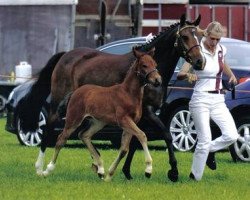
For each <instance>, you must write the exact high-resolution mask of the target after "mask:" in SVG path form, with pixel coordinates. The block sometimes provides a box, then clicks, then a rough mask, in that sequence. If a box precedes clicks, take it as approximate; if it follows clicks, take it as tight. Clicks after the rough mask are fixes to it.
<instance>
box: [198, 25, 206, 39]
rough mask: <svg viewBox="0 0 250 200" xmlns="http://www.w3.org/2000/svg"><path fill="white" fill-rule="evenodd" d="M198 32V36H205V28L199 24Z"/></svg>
mask: <svg viewBox="0 0 250 200" xmlns="http://www.w3.org/2000/svg"><path fill="white" fill-rule="evenodd" d="M197 33H198V36H199V37H203V36H205V30H203V29H200V27H199V26H198V27H197Z"/></svg>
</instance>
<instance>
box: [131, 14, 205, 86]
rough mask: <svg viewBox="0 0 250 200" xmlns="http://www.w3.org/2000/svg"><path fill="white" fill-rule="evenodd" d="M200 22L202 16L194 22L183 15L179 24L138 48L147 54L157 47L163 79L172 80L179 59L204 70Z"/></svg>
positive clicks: (156, 55)
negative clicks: (181, 58)
mask: <svg viewBox="0 0 250 200" xmlns="http://www.w3.org/2000/svg"><path fill="white" fill-rule="evenodd" d="M200 20H201V16H200V15H199V17H198V18H197V19H196V20H194V21H193V22H190V21H187V20H186V16H185V15H182V16H181V18H180V22H179V23H175V24H172V25H170V26H169V27H167V28H166V29H165V30H164V31H162V32H160V33H159V34H158V35H156V36H154V37H153V38H152V39H151V40H150V41H149V42H147V43H146V44H143V45H141V46H138V47H136V48H137V49H139V50H140V51H144V52H147V51H148V50H150V49H152V48H153V47H155V55H154V59H155V60H156V62H157V63H158V67H159V68H158V69H159V71H160V73H161V75H162V77H163V79H167V80H169V79H170V78H171V76H172V74H173V72H174V69H175V66H176V64H177V62H178V60H179V57H183V58H184V59H185V60H186V61H187V62H189V63H190V64H192V65H193V66H194V67H195V68H196V69H203V68H204V66H205V57H204V55H203V53H202V49H201V46H200V42H199V39H198V38H200V37H201V33H200V29H199V28H198V25H199V23H200ZM166 83H168V81H166Z"/></svg>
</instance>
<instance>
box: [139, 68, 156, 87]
mask: <svg viewBox="0 0 250 200" xmlns="http://www.w3.org/2000/svg"><path fill="white" fill-rule="evenodd" d="M153 72H158V69H156V68H154V69H152V70H151V71H149V72H148V73H146V74H143V73H141V72H140V71H135V73H136V76H138V77H140V78H142V80H143V82H144V83H148V77H149V75H150V74H151V73H153Z"/></svg>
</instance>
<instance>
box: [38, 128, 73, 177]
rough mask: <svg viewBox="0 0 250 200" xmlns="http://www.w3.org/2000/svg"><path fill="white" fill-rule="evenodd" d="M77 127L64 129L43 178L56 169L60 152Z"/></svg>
mask: <svg viewBox="0 0 250 200" xmlns="http://www.w3.org/2000/svg"><path fill="white" fill-rule="evenodd" d="M76 128H77V127H74V128H69V129H66V128H64V129H63V132H62V133H61V134H60V135H59V136H58V138H57V142H56V146H55V152H54V154H53V157H52V159H51V161H50V163H49V164H48V165H47V168H46V170H45V171H43V176H48V175H49V174H50V173H51V172H52V171H53V170H54V169H55V164H56V160H57V157H58V155H59V152H60V150H61V148H62V147H63V146H64V145H65V144H66V142H67V139H68V138H69V137H70V135H71V134H72V133H73V132H74V131H75V130H76Z"/></svg>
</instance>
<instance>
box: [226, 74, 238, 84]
mask: <svg viewBox="0 0 250 200" xmlns="http://www.w3.org/2000/svg"><path fill="white" fill-rule="evenodd" d="M228 82H229V83H233V84H234V85H236V84H237V83H238V81H237V79H236V78H235V76H234V75H233V74H232V75H231V76H230V77H229V81H228Z"/></svg>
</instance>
